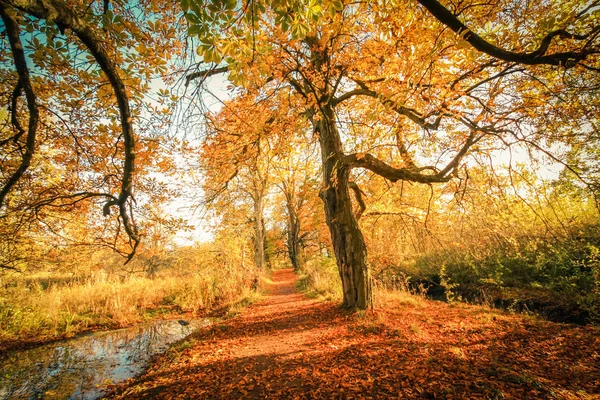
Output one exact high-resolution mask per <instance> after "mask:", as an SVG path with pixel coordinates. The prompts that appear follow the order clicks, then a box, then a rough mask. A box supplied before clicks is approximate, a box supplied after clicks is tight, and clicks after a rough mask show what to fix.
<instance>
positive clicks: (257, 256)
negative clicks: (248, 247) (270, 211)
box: [253, 193, 266, 271]
mask: <svg viewBox="0 0 600 400" xmlns="http://www.w3.org/2000/svg"><path fill="white" fill-rule="evenodd" d="M253 200H254V263H255V264H256V268H258V269H259V270H260V271H263V270H264V269H265V265H266V258H265V242H266V235H265V224H264V223H263V209H264V196H263V195H262V194H260V193H259V194H258V195H257V196H256V197H255V198H254V199H253Z"/></svg>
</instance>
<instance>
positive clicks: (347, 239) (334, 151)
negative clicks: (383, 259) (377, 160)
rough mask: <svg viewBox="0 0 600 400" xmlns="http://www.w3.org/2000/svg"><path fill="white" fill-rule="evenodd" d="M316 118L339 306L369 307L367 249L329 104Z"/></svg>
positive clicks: (369, 290)
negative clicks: (340, 299) (341, 292)
mask: <svg viewBox="0 0 600 400" xmlns="http://www.w3.org/2000/svg"><path fill="white" fill-rule="evenodd" d="M319 117H320V118H319V120H318V121H314V128H315V130H317V133H318V134H319V142H320V145H321V156H322V162H323V182H324V187H323V189H322V190H321V193H320V197H321V199H322V200H323V203H324V206H325V218H326V221H327V226H328V227H329V231H330V233H331V241H332V243H333V249H334V252H335V257H336V262H337V266H338V271H339V273H340V278H341V279H342V287H343V290H344V303H343V305H344V307H346V308H359V309H367V308H372V307H373V294H372V287H371V274H370V270H369V265H368V262H367V248H366V245H365V241H364V237H363V235H362V232H361V231H360V228H359V226H358V221H357V220H356V218H355V216H354V214H353V212H352V201H351V197H350V190H349V187H348V183H349V175H350V170H349V168H348V167H347V166H346V165H345V164H344V162H343V154H344V153H343V149H342V142H341V139H340V135H339V132H338V130H337V127H336V125H335V114H334V110H333V107H331V106H328V105H323V106H322V107H321V108H320V115H319Z"/></svg>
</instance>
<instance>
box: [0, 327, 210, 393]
mask: <svg viewBox="0 0 600 400" xmlns="http://www.w3.org/2000/svg"><path fill="white" fill-rule="evenodd" d="M207 323H208V321H193V322H191V323H190V324H189V325H187V326H184V325H181V324H180V323H179V322H177V321H158V322H155V323H153V324H150V325H142V326H138V327H134V328H129V329H121V330H117V331H110V332H100V333H95V334H92V335H88V336H83V337H79V338H76V339H72V340H68V341H64V342H59V343H53V344H49V345H46V346H42V347H38V348H35V349H30V350H25V351H15V352H12V353H9V354H7V355H6V356H4V357H2V359H0V399H17V398H18V399H39V398H45V399H67V398H68V399H96V398H98V397H100V396H102V393H103V391H102V387H103V386H104V385H105V384H106V383H109V382H119V381H122V380H125V379H128V378H131V377H133V376H135V375H137V374H139V373H141V372H142V370H143V369H144V368H145V367H146V366H147V365H148V362H149V361H150V358H151V357H152V356H154V355H156V354H159V353H162V352H164V351H165V350H167V349H168V347H169V345H171V344H172V343H174V342H176V341H178V340H181V339H183V338H185V337H186V336H188V335H189V334H190V333H191V332H192V331H193V330H194V329H196V328H198V327H200V326H202V325H206V324H207Z"/></svg>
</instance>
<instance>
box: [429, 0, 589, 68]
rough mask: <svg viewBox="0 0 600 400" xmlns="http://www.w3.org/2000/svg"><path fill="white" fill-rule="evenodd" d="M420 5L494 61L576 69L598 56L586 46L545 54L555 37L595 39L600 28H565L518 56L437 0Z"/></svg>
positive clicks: (548, 35)
mask: <svg viewBox="0 0 600 400" xmlns="http://www.w3.org/2000/svg"><path fill="white" fill-rule="evenodd" d="M418 1H419V3H420V4H421V5H422V6H423V7H425V8H426V9H427V10H428V11H429V12H430V13H431V14H432V15H433V16H434V17H435V18H436V19H437V20H438V21H440V22H441V23H442V24H444V25H446V26H447V27H448V28H450V29H451V30H452V31H454V32H455V33H457V34H458V35H460V36H461V37H462V38H463V39H464V40H466V41H467V42H468V43H469V44H471V46H473V47H474V48H475V49H477V50H479V51H481V52H483V53H486V54H488V55H490V56H492V57H494V58H497V59H500V60H504V61H509V62H516V63H519V64H526V65H540V64H548V65H564V66H567V67H570V66H574V65H575V64H577V63H579V62H580V61H583V60H585V59H586V58H587V57H588V56H590V55H592V54H599V53H600V49H599V48H597V47H591V48H586V47H587V46H584V48H582V49H581V50H579V51H568V52H561V53H554V54H546V52H547V51H548V48H549V47H550V44H551V43H552V40H553V39H554V38H556V37H559V38H561V39H572V40H578V41H581V40H586V39H588V38H590V37H594V36H595V35H596V33H597V32H598V31H599V30H600V26H596V27H594V28H592V29H591V31H590V32H589V33H587V34H583V35H580V34H574V33H571V32H567V31H565V30H563V29H559V30H555V31H552V32H549V33H548V34H547V35H546V36H545V37H544V38H543V39H542V41H541V43H540V45H539V47H538V48H537V49H536V50H534V51H532V52H529V53H518V52H514V51H509V50H505V49H502V48H500V47H498V46H495V45H493V44H492V43H490V42H488V41H486V40H485V39H483V38H482V37H481V36H479V35H478V34H476V33H475V32H473V31H471V30H470V29H469V28H468V27H467V26H466V25H465V24H463V23H462V22H461V21H460V20H459V19H458V18H457V17H456V16H455V15H454V14H453V13H452V12H450V11H449V10H448V9H447V8H446V7H444V6H443V5H441V4H440V2H439V1H437V0H418Z"/></svg>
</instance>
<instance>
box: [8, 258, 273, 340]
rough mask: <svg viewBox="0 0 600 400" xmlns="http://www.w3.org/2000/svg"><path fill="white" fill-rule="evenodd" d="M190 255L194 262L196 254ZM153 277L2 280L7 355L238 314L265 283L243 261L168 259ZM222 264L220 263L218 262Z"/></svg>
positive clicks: (101, 272) (109, 275)
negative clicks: (147, 326)
mask: <svg viewBox="0 0 600 400" xmlns="http://www.w3.org/2000/svg"><path fill="white" fill-rule="evenodd" d="M188 255H189V254H188ZM162 261H163V262H162V264H161V265H162V267H161V268H160V269H159V270H156V269H154V270H153V271H152V274H148V273H147V272H137V273H128V274H115V273H107V272H106V270H104V269H102V270H99V271H95V272H93V273H88V274H86V275H77V276H75V275H72V274H71V275H70V274H62V275H61V274H56V273H54V274H53V273H35V274H19V275H13V276H10V277H6V276H5V277H3V278H2V279H0V284H1V286H2V290H1V291H0V349H3V350H6V349H8V348H13V347H20V346H25V345H28V344H33V343H41V342H45V341H50V340H55V339H61V338H65V337H70V336H73V335H76V334H79V333H82V332H85V331H90V330H99V329H112V328H118V327H124V326H128V325H131V324H134V323H139V322H143V321H148V320H151V319H155V318H176V317H184V318H193V317H195V316H200V315H203V314H205V313H207V312H209V311H210V310H211V309H213V308H215V307H225V308H227V309H228V310H229V309H231V311H228V312H230V313H231V312H233V313H235V310H236V309H237V308H239V307H243V304H245V303H248V302H249V301H253V299H255V297H256V294H255V293H256V291H257V290H258V289H260V284H261V279H260V277H259V275H258V274H257V273H256V271H254V270H250V269H248V268H242V267H241V266H240V264H236V260H234V259H232V260H223V259H222V258H221V259H219V260H210V259H202V260H196V261H204V262H199V263H197V264H196V263H195V262H194V260H193V259H191V258H190V257H181V254H177V257H173V254H171V255H170V256H168V257H167V256H165V257H163V260H162ZM217 261H219V262H220V263H219V262H217Z"/></svg>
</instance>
